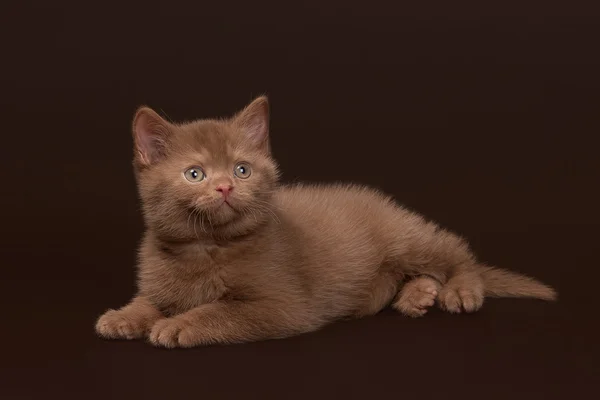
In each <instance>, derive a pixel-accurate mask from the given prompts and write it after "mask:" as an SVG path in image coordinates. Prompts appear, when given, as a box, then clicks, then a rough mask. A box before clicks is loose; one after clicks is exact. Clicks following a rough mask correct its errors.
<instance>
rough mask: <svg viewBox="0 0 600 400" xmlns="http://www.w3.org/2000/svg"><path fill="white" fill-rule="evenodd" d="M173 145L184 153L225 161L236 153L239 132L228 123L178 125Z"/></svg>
mask: <svg viewBox="0 0 600 400" xmlns="http://www.w3.org/2000/svg"><path fill="white" fill-rule="evenodd" d="M173 144H174V145H175V146H176V147H177V148H178V149H179V150H180V151H182V152H184V153H189V152H195V153H198V154H203V155H204V156H207V157H210V158H211V159H227V158H231V157H234V155H235V153H237V151H238V150H239V145H240V140H239V132H237V131H236V130H235V128H234V126H233V125H232V124H231V123H229V122H228V121H213V120H200V121H194V122H191V123H187V124H184V125H180V126H179V127H178V132H177V134H176V135H175V137H174V138H173Z"/></svg>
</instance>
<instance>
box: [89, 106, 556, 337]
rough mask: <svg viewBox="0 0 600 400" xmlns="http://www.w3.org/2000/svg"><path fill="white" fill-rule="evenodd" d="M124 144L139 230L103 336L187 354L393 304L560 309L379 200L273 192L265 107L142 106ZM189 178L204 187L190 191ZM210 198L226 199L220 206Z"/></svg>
mask: <svg viewBox="0 0 600 400" xmlns="http://www.w3.org/2000/svg"><path fill="white" fill-rule="evenodd" d="M133 133H134V141H135V158H134V170H135V174H136V178H137V182H138V187H139V192H140V197H141V200H142V204H143V213H144V217H145V221H146V227H147V229H146V232H145V235H144V239H143V243H142V245H141V248H140V253H139V273H138V293H137V295H136V297H134V299H133V300H132V301H131V303H130V304H129V305H126V306H125V307H123V308H121V309H119V310H116V311H115V310H109V311H108V312H107V313H105V314H104V315H103V316H101V317H100V319H99V320H98V322H97V325H96V330H97V332H98V334H99V335H101V336H103V337H106V338H126V339H133V338H142V337H148V338H149V340H150V342H151V343H153V344H155V345H158V346H165V347H178V346H179V347H191V346H197V345H205V344H210V343H235V342H247V341H253V340H263V339H269V338H282V337H286V336H290V335H296V334H300V333H303V332H309V331H313V330H316V329H319V328H320V327H322V326H323V325H325V324H327V323H329V322H332V321H334V320H336V319H340V318H348V317H360V316H366V315H372V314H375V313H377V312H379V311H380V310H382V309H383V308H384V307H386V306H388V305H390V304H392V306H393V307H394V308H395V309H397V310H398V311H400V312H402V313H403V314H405V315H409V316H421V315H423V314H425V312H426V311H427V308H428V307H430V306H432V305H433V304H434V302H435V301H436V299H437V301H438V303H439V305H440V307H441V308H443V309H445V310H447V311H450V312H460V311H463V310H464V311H467V312H471V311H475V310H477V309H479V308H480V307H481V305H482V303H483V298H484V295H485V294H488V295H497V296H522V297H537V298H541V299H546V300H552V299H554V298H555V297H556V295H555V292H554V290H553V289H551V288H550V287H548V286H545V285H543V284H541V283H539V282H537V281H535V280H533V279H531V278H527V277H524V276H521V275H518V274H515V273H512V272H508V271H504V270H498V269H492V268H489V267H486V266H483V265H481V264H479V263H478V262H477V260H476V259H475V257H474V256H473V254H472V253H471V252H470V251H469V248H468V246H467V243H466V242H465V241H464V240H462V239H461V238H460V237H458V236H456V235H455V234H453V233H451V232H448V231H446V230H443V229H441V228H440V227H438V226H437V225H436V224H434V223H432V222H428V221H426V220H424V219H423V218H422V217H421V216H419V215H417V214H415V213H413V212H411V211H408V210H406V209H404V208H402V207H401V206H399V205H398V204H396V203H395V202H394V201H392V199H391V198H390V197H388V196H386V195H384V194H382V193H379V192H377V191H375V190H372V189H368V188H366V187H360V186H353V185H341V184H336V185H310V186H309V185H295V186H280V185H279V184H278V172H277V166H276V163H275V161H274V160H273V159H272V158H271V155H270V149H269V140H268V102H267V99H266V98H264V97H260V98H258V99H256V100H255V101H254V102H252V103H251V104H250V105H249V106H248V107H247V108H246V109H245V110H243V111H242V112H241V113H239V114H238V115H236V116H234V117H232V118H230V119H226V120H220V121H217V120H199V121H194V122H191V123H185V124H177V125H176V124H172V123H169V122H166V121H164V120H163V119H162V118H160V117H159V116H158V115H157V114H156V113H155V112H154V111H152V110H150V109H148V108H140V109H139V110H138V112H137V113H136V116H135V118H134V125H133ZM240 162H245V163H247V164H248V165H250V167H251V174H250V176H249V177H247V178H246V179H242V178H240V177H239V176H236V175H235V174H234V168H236V165H237V163H240ZM192 166H198V167H202V169H203V170H204V172H205V174H206V178H205V179H204V180H202V181H200V182H194V183H191V182H189V181H187V180H186V178H185V177H184V172H185V171H186V170H187V169H188V168H189V167H192ZM217 186H219V187H223V186H225V187H229V188H232V189H231V190H232V191H231V194H230V195H229V197H228V201H229V203H230V205H228V204H225V203H223V198H224V197H223V195H222V194H221V192H219V191H218V190H216V188H217ZM405 281H408V282H405Z"/></svg>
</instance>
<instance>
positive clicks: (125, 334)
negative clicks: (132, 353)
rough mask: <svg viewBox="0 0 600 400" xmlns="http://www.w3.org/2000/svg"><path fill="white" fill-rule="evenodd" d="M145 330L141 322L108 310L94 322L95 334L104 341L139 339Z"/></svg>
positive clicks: (124, 314) (125, 314)
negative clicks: (104, 339)
mask: <svg viewBox="0 0 600 400" xmlns="http://www.w3.org/2000/svg"><path fill="white" fill-rule="evenodd" d="M145 329H146V326H145V324H144V323H143V321H140V320H139V319H136V318H135V316H134V315H131V314H130V313H128V312H126V311H121V310H108V311H107V312H106V313H104V314H103V315H102V316H101V317H100V318H98V321H97V322H96V333H98V335H100V336H102V337H104V338H106V339H139V338H141V337H143V336H144V334H145Z"/></svg>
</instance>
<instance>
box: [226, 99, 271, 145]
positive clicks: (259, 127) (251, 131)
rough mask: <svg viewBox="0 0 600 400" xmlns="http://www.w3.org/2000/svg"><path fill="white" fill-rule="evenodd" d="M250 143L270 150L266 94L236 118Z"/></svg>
mask: <svg viewBox="0 0 600 400" xmlns="http://www.w3.org/2000/svg"><path fill="white" fill-rule="evenodd" d="M234 123H235V125H236V127H237V128H238V129H240V130H241V131H242V134H243V135H244V136H245V138H246V140H247V142H248V143H250V144H251V145H252V146H254V147H256V148H258V149H261V150H264V151H266V152H269V150H270V149H269V100H268V99H267V97H266V96H261V97H258V98H256V99H255V100H254V101H252V103H250V104H249V105H247V106H246V108H244V109H243V110H242V111H241V112H240V113H238V114H237V115H236V116H235V118H234Z"/></svg>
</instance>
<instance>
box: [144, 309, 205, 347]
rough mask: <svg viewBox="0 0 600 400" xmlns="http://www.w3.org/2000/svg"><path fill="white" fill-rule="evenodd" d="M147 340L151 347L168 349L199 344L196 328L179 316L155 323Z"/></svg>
mask: <svg viewBox="0 0 600 400" xmlns="http://www.w3.org/2000/svg"><path fill="white" fill-rule="evenodd" d="M148 338H149V339H150V342H151V343H152V344H153V345H155V346H159V347H166V348H169V349H172V348H175V347H193V346H196V345H198V344H199V341H198V329H197V327H195V326H194V325H193V324H191V323H190V322H189V321H188V320H186V319H185V318H183V317H180V316H177V317H172V318H165V319H161V320H159V321H158V322H156V324H154V326H153V327H152V330H151V331H150V335H149V337H148Z"/></svg>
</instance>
